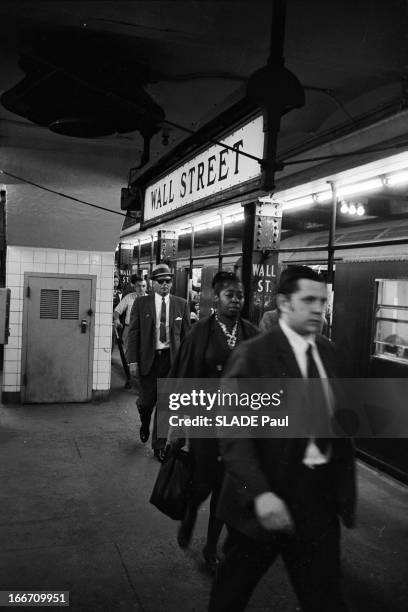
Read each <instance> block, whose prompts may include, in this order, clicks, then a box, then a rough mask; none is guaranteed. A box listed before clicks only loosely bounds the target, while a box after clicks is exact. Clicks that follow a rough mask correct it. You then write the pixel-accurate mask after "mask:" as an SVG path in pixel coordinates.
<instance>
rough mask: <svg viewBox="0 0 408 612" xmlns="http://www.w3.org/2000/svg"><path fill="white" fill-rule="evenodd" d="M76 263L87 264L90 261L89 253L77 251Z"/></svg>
mask: <svg viewBox="0 0 408 612" xmlns="http://www.w3.org/2000/svg"><path fill="white" fill-rule="evenodd" d="M77 255H78V263H79V264H80V265H86V266H89V263H90V258H91V253H87V252H84V251H78V254H77Z"/></svg>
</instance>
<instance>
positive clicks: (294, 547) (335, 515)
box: [209, 266, 356, 612]
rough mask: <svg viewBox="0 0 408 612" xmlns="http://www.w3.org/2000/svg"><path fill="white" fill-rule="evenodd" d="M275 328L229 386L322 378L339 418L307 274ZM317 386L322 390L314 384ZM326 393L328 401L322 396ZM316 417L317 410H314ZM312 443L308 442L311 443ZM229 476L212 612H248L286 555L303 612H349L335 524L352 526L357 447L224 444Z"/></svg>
mask: <svg viewBox="0 0 408 612" xmlns="http://www.w3.org/2000/svg"><path fill="white" fill-rule="evenodd" d="M277 304H278V308H279V311H280V317H279V322H278V323H277V324H276V325H275V326H274V328H273V329H271V331H269V332H268V333H266V334H263V335H260V336H257V337H256V338H255V339H253V340H249V341H247V342H244V343H242V344H240V345H239V347H238V348H237V349H236V350H235V351H234V353H233V354H232V356H231V359H230V361H229V362H228V365H227V368H226V371H225V376H226V377H229V378H271V379H274V378H275V379H282V378H283V379H285V378H287V379H289V378H310V377H313V378H320V379H325V380H324V382H323V381H322V382H320V381H319V383H318V384H319V385H321V388H322V392H321V396H320V398H321V399H323V398H324V399H323V402H322V403H324V404H326V406H325V409H326V410H327V414H328V415H329V414H330V413H332V412H333V411H334V410H335V409H336V401H337V397H336V395H337V394H336V381H335V379H334V378H331V377H335V376H336V373H337V370H336V353H335V349H334V346H333V345H332V344H331V343H330V341H328V340H327V339H326V338H324V337H323V336H321V335H320V330H321V326H322V321H323V315H324V311H325V304H326V285H325V283H324V282H323V280H322V278H321V277H320V276H319V275H317V274H316V273H315V272H314V271H313V270H311V269H310V268H306V267H303V266H293V267H289V268H287V269H286V270H285V271H284V272H282V274H281V277H280V281H279V286H278V296H277ZM315 383H317V381H315ZM324 389H326V392H324ZM308 403H309V405H310V409H311V410H316V408H315V402H308ZM306 435H308V434H306ZM220 446H221V451H222V455H223V459H224V462H225V467H226V474H227V475H226V478H225V481H224V485H223V489H222V492H221V497H220V502H219V508H218V514H219V518H221V519H222V520H224V522H225V523H226V524H227V526H228V528H229V530H228V531H229V533H228V538H227V541H226V543H225V547H224V548H225V552H226V556H225V559H224V560H223V562H222V563H221V565H220V568H219V572H218V574H217V578H216V581H215V584H214V587H213V591H212V594H211V601H210V608H209V609H210V611H211V612H227V611H228V612H230V611H231V610H234V612H239V611H242V610H244V609H245V607H246V604H247V603H248V601H249V599H250V597H251V594H252V592H253V590H254V589H255V587H256V585H257V583H258V581H259V580H260V578H261V576H262V575H263V574H264V573H265V572H266V571H267V569H268V568H269V567H270V565H271V564H272V563H273V562H274V560H275V558H276V557H277V555H278V554H281V555H282V557H283V560H284V562H285V565H286V568H287V571H288V573H289V576H290V579H291V582H292V584H293V587H294V589H295V591H296V594H297V596H298V598H299V601H300V604H301V606H302V610H303V612H317V611H319V612H340V611H342V612H344V611H345V610H346V609H347V608H346V605H345V603H344V600H343V597H342V593H341V588H340V537H339V536H340V531H339V517H341V518H342V520H343V523H344V524H345V525H346V526H348V527H350V526H352V524H353V519H354V506H355V497H356V494H355V476H354V459H353V448H352V443H351V441H350V440H349V439H345V438H342V439H340V438H338V439H335V438H330V439H325V440H323V439H319V438H303V439H299V438H297V439H283V438H280V439H279V438H268V439H267V438H246V439H237V438H235V439H234V438H231V439H224V440H221V441H220Z"/></svg>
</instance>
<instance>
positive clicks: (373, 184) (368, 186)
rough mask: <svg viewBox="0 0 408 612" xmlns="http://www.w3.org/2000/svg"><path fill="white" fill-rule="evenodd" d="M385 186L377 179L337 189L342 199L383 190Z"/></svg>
mask: <svg viewBox="0 0 408 612" xmlns="http://www.w3.org/2000/svg"><path fill="white" fill-rule="evenodd" d="M383 187H384V185H383V182H382V180H381V179H380V178H379V177H377V178H373V179H371V180H369V181H364V182H362V183H353V184H351V185H344V186H343V187H339V188H337V189H336V191H337V195H338V196H339V197H340V198H342V197H344V196H348V195H355V194H357V193H364V192H366V191H376V190H377V189H383Z"/></svg>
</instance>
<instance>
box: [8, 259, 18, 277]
mask: <svg viewBox="0 0 408 612" xmlns="http://www.w3.org/2000/svg"><path fill="white" fill-rule="evenodd" d="M20 267H21V264H20V262H19V261H7V267H6V274H20Z"/></svg>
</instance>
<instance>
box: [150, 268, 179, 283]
mask: <svg viewBox="0 0 408 612" xmlns="http://www.w3.org/2000/svg"><path fill="white" fill-rule="evenodd" d="M162 276H171V277H173V276H174V274H173V272H172V271H171V270H170V268H169V266H168V265H167V264H158V265H157V266H155V267H154V268H153V270H152V279H153V280H155V279H156V278H161V277H162Z"/></svg>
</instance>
